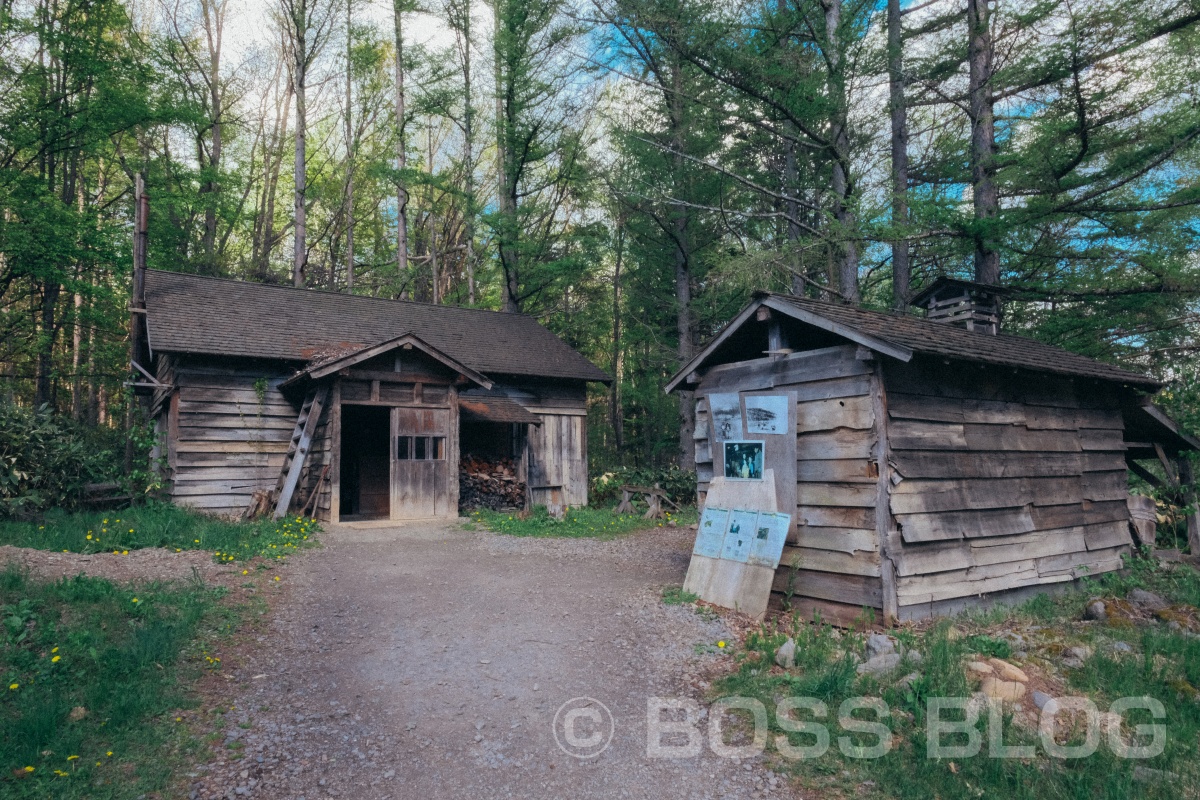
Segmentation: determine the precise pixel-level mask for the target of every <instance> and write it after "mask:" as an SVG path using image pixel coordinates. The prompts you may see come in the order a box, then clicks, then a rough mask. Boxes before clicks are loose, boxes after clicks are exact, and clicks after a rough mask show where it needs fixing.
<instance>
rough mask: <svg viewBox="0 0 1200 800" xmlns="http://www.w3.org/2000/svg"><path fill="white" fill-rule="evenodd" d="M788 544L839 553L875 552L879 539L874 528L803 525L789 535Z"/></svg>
mask: <svg viewBox="0 0 1200 800" xmlns="http://www.w3.org/2000/svg"><path fill="white" fill-rule="evenodd" d="M788 544H791V545H795V546H796V547H804V548H808V549H814V550H831V551H834V552H838V553H855V552H875V551H877V550H878V549H879V540H878V537H877V536H876V534H875V531H874V530H859V529H856V528H817V527H813V526H811V525H802V526H800V527H798V528H797V529H796V530H795V532H794V533H793V534H792V535H791V536H789V537H788Z"/></svg>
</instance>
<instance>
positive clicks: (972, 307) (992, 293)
mask: <svg viewBox="0 0 1200 800" xmlns="http://www.w3.org/2000/svg"><path fill="white" fill-rule="evenodd" d="M1006 293H1007V290H1005V289H1002V288H1001V287H999V286H992V285H990V284H986V283H975V282H974V281H963V280H959V279H957V278H947V277H944V276H943V277H941V278H938V279H937V280H935V281H934V282H933V283H932V284H930V285H929V287H928V288H926V289H925V290H924V291H923V292H921V293H920V294H918V295H917V296H916V297H914V298H913V299H912V304H913V305H914V306H916V307H918V308H923V309H925V316H926V318H927V319H929V320H930V321H932V322H941V323H945V324H947V325H957V326H958V327H960V328H966V329H967V330H969V331H979V332H981V333H990V334H992V335H995V334H997V333H999V331H1000V318H1001V311H1002V308H1001V300H1002V298H1003V296H1004V295H1005V294H1006Z"/></svg>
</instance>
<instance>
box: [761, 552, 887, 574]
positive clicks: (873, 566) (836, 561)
mask: <svg viewBox="0 0 1200 800" xmlns="http://www.w3.org/2000/svg"><path fill="white" fill-rule="evenodd" d="M779 563H780V564H786V565H787V566H788V568H791V567H793V566H795V567H797V568H802V569H806V570H814V571H817V572H836V573H838V574H842V575H863V576H867V577H874V578H878V577H879V575H880V569H879V553H878V551H859V552H855V553H841V552H837V551H833V550H817V549H810V548H807V547H784V548H783V558H782V559H781V560H780V562H779Z"/></svg>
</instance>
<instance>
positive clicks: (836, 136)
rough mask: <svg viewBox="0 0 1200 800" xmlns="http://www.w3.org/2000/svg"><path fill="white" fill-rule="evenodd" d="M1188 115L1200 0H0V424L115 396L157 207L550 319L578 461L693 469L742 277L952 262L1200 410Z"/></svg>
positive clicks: (270, 247) (46, 431)
mask: <svg viewBox="0 0 1200 800" xmlns="http://www.w3.org/2000/svg"><path fill="white" fill-rule="evenodd" d="M1198 137H1200V0H1138V1H1137V2H1132V0H1022V1H1021V2H1017V1H1016V0H998V1H993V2H989V0H927V1H923V0H904V2H901V1H900V0H870V2H868V1H867V0H726V1H724V2H721V1H720V0H391V2H388V0H376V1H375V2H369V0H263V2H252V1H251V0H0V331H2V337H0V340H2V343H0V405H4V406H5V407H6V408H8V409H9V410H8V411H6V412H5V413H6V414H7V415H8V417H6V419H7V420H8V421H6V422H4V423H3V424H0V427H6V426H7V427H8V428H10V429H14V428H13V426H14V425H15V423H12V422H11V419H9V417H11V416H12V415H13V414H17V415H18V416H19V415H20V414H24V415H25V416H24V417H22V419H23V420H24V422H22V423H21V426H24V427H22V428H21V429H22V430H23V431H25V433H24V434H22V435H24V436H27V437H32V438H31V439H30V441H33V440H34V439H37V440H38V441H42V442H43V444H44V442H45V441H48V440H51V439H54V438H56V437H60V435H61V434H62V431H63V430H66V428H67V427H71V426H74V428H75V429H80V430H91V431H96V432H98V434H97V435H98V436H99V437H100V438H98V439H97V440H96V441H97V442H100V441H101V439H103V440H104V441H106V442H109V443H111V442H112V441H115V440H120V439H123V438H124V436H125V434H124V433H123V431H125V430H126V429H127V427H129V426H133V427H134V428H136V427H137V421H138V420H137V413H136V411H135V409H134V408H133V407H132V404H131V403H130V400H129V395H128V391H127V389H126V386H125V385H126V384H127V383H128V382H129V381H130V380H131V379H132V377H133V376H132V375H131V373H130V371H129V345H128V336H129V319H130V312H129V304H130V292H131V275H132V263H133V247H134V239H135V237H134V230H135V227H136V226H137V225H138V224H139V222H140V221H141V220H140V213H141V212H139V209H144V213H145V217H144V224H145V229H146V231H147V234H146V239H145V241H146V254H145V255H146V263H147V264H148V266H149V267H151V268H154V269H166V270H177V271H183V272H190V273H197V274H203V275H211V276H220V277H230V278H237V279H243V280H252V281H262V282H271V283H282V284H290V285H296V286H302V287H308V288H310V289H324V290H332V291H340V292H354V293H361V294H370V295H375V296H381V297H389V298H404V299H412V300H419V301H425V302H433V303H443V304H452V305H461V306H478V307H483V308H492V309H500V310H507V311H519V312H522V313H525V314H529V315H532V316H534V317H535V318H537V319H538V320H539V321H541V322H542V323H543V324H545V325H547V326H548V327H550V328H551V329H552V330H553V331H555V332H556V333H557V334H559V335H560V336H561V337H563V338H564V339H565V340H566V341H568V342H569V343H570V344H571V345H573V346H575V347H576V348H578V349H579V350H580V351H581V352H583V353H584V354H585V355H587V356H588V357H589V358H590V359H591V360H592V361H594V362H595V363H596V364H598V365H599V366H601V367H602V368H604V369H605V370H607V371H608V372H609V373H610V374H612V375H613V376H614V377H615V379H616V380H615V382H614V383H613V385H612V387H611V388H606V387H601V386H597V387H594V388H593V390H592V391H593V395H592V397H591V400H590V427H589V431H590V433H589V436H590V441H589V455H590V458H591V461H592V464H591V467H592V471H593V474H598V473H600V472H604V471H606V470H611V469H614V468H618V467H627V468H641V469H659V468H663V467H666V466H668V465H672V464H682V465H683V466H684V467H685V468H686V467H690V466H691V460H690V456H691V453H690V451H689V446H690V444H691V441H692V439H691V435H690V434H691V429H690V425H691V419H690V416H691V414H690V408H691V402H690V398H689V397H688V396H687V395H686V394H683V395H680V396H678V397H675V396H673V397H667V396H665V395H664V394H663V392H662V387H663V385H664V383H665V382H666V380H667V378H668V377H669V376H670V375H671V374H672V373H673V372H674V371H675V370H676V369H677V368H678V367H679V366H680V365H681V364H682V363H683V362H685V361H686V360H687V359H688V358H689V357H690V356H691V355H692V354H693V353H694V352H695V351H696V350H697V349H698V348H699V347H700V346H701V345H702V344H703V343H704V342H705V341H706V340H707V339H708V338H710V337H711V336H712V335H713V334H714V333H715V332H716V331H718V330H719V329H720V326H721V325H722V324H723V323H724V322H725V321H727V320H728V319H729V318H730V317H731V316H732V315H733V314H734V313H735V312H736V311H737V310H738V309H739V308H740V307H741V306H742V305H743V304H744V303H745V302H746V300H747V299H748V298H749V296H750V293H751V292H752V291H754V290H756V289H767V290H773V291H781V292H794V293H797V294H804V295H807V296H812V297H819V298H824V299H828V300H833V301H838V302H848V303H861V304H863V305H866V306H869V307H873V308H879V309H889V308H890V309H895V310H897V311H903V310H905V309H906V307H907V300H908V298H910V297H911V296H912V295H913V294H914V293H915V292H916V291H918V290H919V289H920V288H921V287H923V286H926V285H928V284H929V282H930V281H931V280H932V279H933V278H935V277H936V276H939V275H952V276H958V277H963V278H973V279H977V280H981V281H984V282H988V283H999V284H1002V285H1004V286H1006V287H1009V288H1010V289H1011V290H1012V291H1013V294H1012V296H1011V298H1010V301H1009V302H1008V304H1007V306H1006V319H1005V328H1006V329H1007V330H1008V331H1009V332H1015V333H1020V334H1022V335H1027V336H1031V337H1034V338H1037V339H1040V340H1042V341H1046V342H1050V343H1052V344H1056V345H1060V346H1063V347H1066V348H1068V349H1071V350H1074V351H1077V352H1081V353H1085V354H1088V355H1091V356H1095V357H1098V358H1101V359H1105V360H1109V361H1114V362H1118V363H1122V364H1124V365H1127V366H1131V367H1133V368H1135V369H1139V370H1143V371H1146V372H1149V373H1151V374H1154V375H1156V376H1158V377H1160V378H1162V379H1164V380H1167V381H1169V382H1170V386H1169V388H1168V390H1166V391H1165V392H1164V393H1163V394H1162V395H1161V397H1160V398H1159V400H1160V401H1161V402H1162V403H1163V404H1165V405H1166V406H1167V407H1168V408H1169V410H1170V411H1171V413H1173V414H1175V415H1177V416H1178V417H1179V418H1180V419H1181V420H1182V421H1183V422H1184V423H1185V424H1186V425H1188V426H1189V427H1191V429H1193V430H1196V429H1197V428H1198V427H1200V402H1197V401H1198V399H1200V398H1198V396H1200V359H1198V348H1200V339H1198V337H1197V330H1198V328H1197V321H1198V320H1197V297H1198V294H1200V264H1198V256H1197V252H1198V248H1197V237H1198V236H1200V214H1198V208H1197V206H1198V204H1200V180H1198V173H1200V142H1198ZM143 198H144V202H143ZM263 313H265V314H286V313H287V309H263ZM38 408H45V409H46V410H45V411H44V412H42V414H41V416H40V417H38V420H39V421H38V422H36V424H35V423H32V422H30V419H32V418H31V417H30V416H29V415H30V414H31V413H33V412H32V411H31V409H38ZM21 426H17V427H21ZM39 426H40V427H39ZM54 426H66V427H62V428H58V427H54ZM681 431H682V435H681ZM38 437H40V439H39V438H38ZM105 437H107V438H105ZM9 438H10V439H11V438H12V437H11V436H10V437H9ZM30 446H32V445H30ZM105 446H107V445H101V444H97V445H96V447H95V448H94V451H95V452H92V451H91V450H90V449H89V448H88V447H87V446H84V447H83V449H82V450H81V451H80V453H79V454H77V455H76V456H71V457H69V458H66V460H68V461H69V460H71V459H72V458H75V459H77V458H83V457H89V456H88V454H89V453H91V455H92V456H94V455H95V454H96V453H100V452H102V451H103V450H104V447H105ZM7 458H8V459H10V460H9V461H8V462H7V463H4V464H0V467H4V468H6V469H7V470H8V471H7V472H6V471H5V469H0V482H4V483H7V484H11V485H12V486H11V487H10V488H12V487H15V486H17V485H18V484H19V483H20V481H21V480H22V478H21V476H20V475H18V474H16V472H15V470H17V466H15V465H16V463H17V462H16V459H15V456H12V454H8V456H7ZM2 488H3V487H2V486H0V489H2Z"/></svg>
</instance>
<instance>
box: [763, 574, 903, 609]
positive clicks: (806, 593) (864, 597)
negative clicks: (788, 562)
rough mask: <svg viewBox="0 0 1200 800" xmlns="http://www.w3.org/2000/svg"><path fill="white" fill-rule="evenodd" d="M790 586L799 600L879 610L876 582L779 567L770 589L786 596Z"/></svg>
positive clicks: (879, 592) (879, 591)
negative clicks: (805, 598) (806, 598)
mask: <svg viewBox="0 0 1200 800" xmlns="http://www.w3.org/2000/svg"><path fill="white" fill-rule="evenodd" d="M789 583H790V584H791V589H792V591H793V592H794V593H795V594H796V595H799V596H802V597H814V598H816V599H818V600H832V601H834V602H836V603H848V604H850V605H853V606H869V607H871V608H882V605H881V603H882V601H883V590H882V584H881V582H880V580H879V578H873V577H868V576H865V575H839V574H836V573H833V572H816V571H814V570H807V569H795V570H793V569H792V568H790V567H786V566H782V565H781V566H780V568H779V569H778V570H776V572H775V578H774V580H773V581H772V584H771V588H772V589H773V590H774V591H777V592H787V591H788V589H789Z"/></svg>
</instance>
